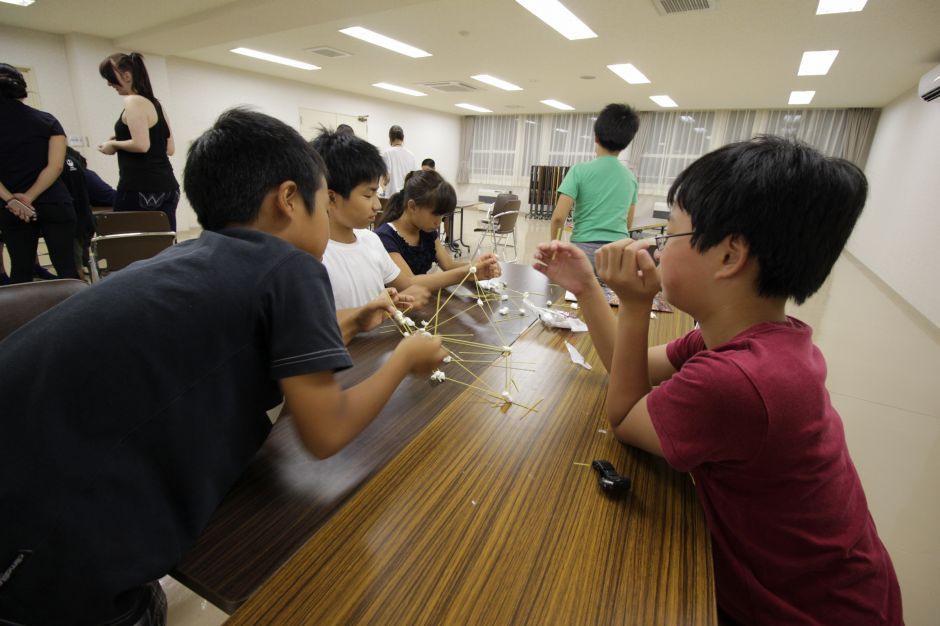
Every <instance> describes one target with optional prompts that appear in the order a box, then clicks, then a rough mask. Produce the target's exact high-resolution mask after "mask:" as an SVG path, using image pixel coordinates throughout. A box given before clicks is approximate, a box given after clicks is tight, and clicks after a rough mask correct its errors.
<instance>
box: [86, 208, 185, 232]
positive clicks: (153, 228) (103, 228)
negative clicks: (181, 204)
mask: <svg viewBox="0 0 940 626" xmlns="http://www.w3.org/2000/svg"><path fill="white" fill-rule="evenodd" d="M169 231H170V220H169V218H168V217H167V216H166V213H164V212H163V211H114V212H111V213H98V214H96V215H95V234H96V235H117V234H120V233H165V232H169Z"/></svg>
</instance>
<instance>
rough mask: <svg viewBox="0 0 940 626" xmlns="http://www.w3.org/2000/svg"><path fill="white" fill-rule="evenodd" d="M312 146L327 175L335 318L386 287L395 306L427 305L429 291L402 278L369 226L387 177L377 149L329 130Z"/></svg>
mask: <svg viewBox="0 0 940 626" xmlns="http://www.w3.org/2000/svg"><path fill="white" fill-rule="evenodd" d="M311 145H312V146H313V149H314V150H316V151H317V152H319V153H320V156H321V157H323V160H324V161H325V162H326V164H327V169H328V172H329V173H328V175H327V188H328V190H329V197H330V207H329V215H330V241H329V243H328V244H327V246H326V252H324V254H323V264H324V265H325V266H326V269H327V271H328V272H329V275H330V283H331V284H332V286H333V297H334V299H335V301H336V308H337V309H338V313H337V316H338V317H339V318H340V320H341V321H342V318H343V317H344V316H346V315H351V314H354V313H353V310H355V309H357V308H358V307H362V306H364V305H366V304H367V303H369V302H370V301H372V300H374V299H375V298H377V297H380V296H382V294H383V292H384V291H385V290H386V289H387V288H391V290H389V291H390V295H392V296H393V297H396V295H397V292H400V294H401V296H403V297H401V296H399V297H398V298H397V299H398V301H399V302H402V301H404V302H408V303H409V304H411V305H412V306H413V307H415V308H421V307H422V306H424V305H425V304H427V302H428V299H429V298H430V296H431V293H430V291H428V289H427V288H426V287H424V286H422V285H421V279H420V278H416V277H412V278H406V277H404V276H401V275H400V274H401V271H400V270H399V269H398V266H397V265H395V262H394V261H392V259H391V257H389V256H388V252H386V251H385V247H384V246H383V245H382V242H381V240H380V239H379V238H378V236H377V235H376V234H375V233H373V232H372V231H371V230H369V228H368V227H369V224H371V223H373V222H375V216H376V215H377V214H378V212H379V208H380V206H381V205H380V203H379V196H378V190H379V179H380V178H381V177H382V176H384V175H385V173H386V169H385V162H384V161H383V160H382V155H381V154H379V151H378V149H376V147H375V146H373V145H372V144H370V143H369V142H368V141H366V140H364V139H362V138H360V137H356V136H355V135H348V134H344V133H335V132H329V131H323V132H321V133H320V135H319V136H318V137H317V138H316V139H314V140H313V141H312V142H311ZM344 309H345V310H344Z"/></svg>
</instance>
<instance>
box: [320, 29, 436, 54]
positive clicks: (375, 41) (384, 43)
mask: <svg viewBox="0 0 940 626" xmlns="http://www.w3.org/2000/svg"><path fill="white" fill-rule="evenodd" d="M339 32H341V33H343V34H344V35H349V36H350V37H355V38H356V39H360V40H362V41H365V42H367V43H371V44H372V45H374V46H379V47H381V48H385V49H386V50H391V51H392V52H397V53H398V54H404V55H405V56H409V57H411V58H413V59H420V58H422V57H429V56H431V53H430V52H427V51H425V50H422V49H421V48H415V47H414V46H411V45H409V44H406V43H404V42H402V41H398V40H397V39H392V38H391V37H386V36H385V35H382V34H380V33H377V32H375V31H371V30H369V29H368V28H363V27H362V26H352V27H350V28H341V29H340V30H339Z"/></svg>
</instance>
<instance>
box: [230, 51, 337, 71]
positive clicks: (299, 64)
mask: <svg viewBox="0 0 940 626" xmlns="http://www.w3.org/2000/svg"><path fill="white" fill-rule="evenodd" d="M229 52H234V53H235V54H241V55H244V56H246V57H251V58H253V59H261V60H262V61H270V62H271V63H280V64H281V65H289V66H291V67H296V68H297V69H301V70H318V69H320V68H319V66H317V65H311V64H310V63H304V62H303V61H295V60H294V59H288V58H287V57H279V56H277V55H276V54H268V53H267V52H260V51H258V50H252V49H251V48H232V49H231V50H229Z"/></svg>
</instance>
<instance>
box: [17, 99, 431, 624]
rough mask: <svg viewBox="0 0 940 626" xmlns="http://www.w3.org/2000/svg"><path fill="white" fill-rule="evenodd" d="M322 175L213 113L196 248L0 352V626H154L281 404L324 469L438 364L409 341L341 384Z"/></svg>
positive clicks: (277, 130)
mask: <svg viewBox="0 0 940 626" xmlns="http://www.w3.org/2000/svg"><path fill="white" fill-rule="evenodd" d="M324 174H325V169H324V165H323V162H322V160H321V159H320V158H319V156H317V154H316V153H315V152H314V151H313V150H312V149H311V148H310V147H309V146H308V145H307V143H306V142H305V141H304V140H303V139H302V138H301V137H300V135H299V134H298V133H297V132H296V131H294V130H293V129H291V128H290V127H288V126H287V125H285V124H283V123H282V122H279V121H277V120H275V119H273V118H270V117H268V116H265V115H262V114H260V113H254V112H249V111H245V110H240V109H234V110H232V111H228V112H226V113H224V114H223V115H222V116H221V117H220V118H219V119H218V121H217V122H216V124H215V125H214V126H213V127H212V128H211V129H209V130H208V131H206V132H205V133H203V135H202V136H201V137H200V138H199V139H197V140H196V142H195V143H194V144H193V145H192V147H191V148H190V150H189V156H188V159H187V162H186V170H185V187H186V195H187V196H188V197H189V200H190V203H191V204H192V206H193V208H194V209H195V211H196V214H197V216H198V218H199V222H200V223H201V224H202V226H203V228H204V229H205V230H204V232H203V234H202V236H201V237H200V238H199V239H196V240H193V241H187V242H184V243H182V244H180V245H177V246H173V247H172V248H170V249H168V250H166V251H164V252H163V253H162V254H160V255H158V256H156V257H154V258H152V259H149V260H146V261H143V262H139V263H136V264H134V265H132V266H131V267H129V268H127V269H125V270H122V271H121V272H117V273H115V274H113V275H112V276H109V277H108V278H107V279H105V280H104V281H101V282H100V283H97V284H96V285H94V286H93V287H91V288H89V289H86V290H83V291H82V292H81V293H79V294H77V295H75V296H73V297H71V298H69V299H68V300H66V301H64V302H63V303H62V304H60V305H58V306H57V307H54V308H53V309H50V310H49V311H47V312H46V313H44V314H42V315H40V316H39V317H37V318H36V319H34V320H33V321H32V322H30V323H28V324H27V325H25V326H23V327H22V328H20V329H19V330H18V331H16V332H14V333H13V334H11V335H10V336H9V337H8V338H7V339H5V340H4V341H3V342H2V344H0V371H2V372H3V376H2V377H0V406H2V407H3V419H2V420H0V502H2V511H3V513H2V515H0V622H2V623H6V621H12V622H14V623H29V624H63V623H69V624H100V623H109V624H133V623H135V622H137V621H138V620H140V619H142V618H143V619H148V618H147V617H146V616H151V617H150V618H149V619H151V620H153V621H151V622H148V623H161V622H162V620H165V599H164V598H163V596H162V592H160V591H159V586H158V585H156V584H155V583H153V582H152V581H155V580H156V579H158V578H159V577H161V576H163V575H165V574H166V573H167V572H168V571H169V570H170V569H171V568H172V567H173V565H174V563H176V561H177V560H178V559H179V558H180V556H181V555H182V554H183V553H185V552H186V550H187V549H188V548H189V547H190V546H191V545H192V544H193V542H194V541H195V540H196V538H197V537H198V535H199V533H200V531H201V530H202V528H203V527H204V526H205V524H206V522H207V520H208V519H209V516H210V515H211V514H212V512H213V511H214V509H215V508H216V506H217V505H218V503H219V502H220V500H221V499H222V497H223V496H224V495H225V493H226V492H227V491H228V489H229V488H230V487H231V485H232V483H233V482H234V481H235V480H236V479H237V478H238V476H239V475H240V474H241V473H242V471H243V470H244V468H245V467H246V466H247V464H248V463H249V462H250V460H251V458H252V457H253V455H254V453H255V452H256V451H257V449H258V448H259V447H260V446H261V444H262V442H263V441H264V439H265V438H266V437H267V434H268V432H269V431H270V429H271V422H270V419H269V415H273V414H274V412H276V411H277V410H279V404H280V403H281V400H282V399H283V400H285V401H286V407H287V408H288V409H289V410H290V412H291V413H292V415H293V418H294V423H295V424H296V427H297V431H298V435H299V436H300V438H301V440H302V441H303V443H304V445H305V446H306V447H307V448H308V449H309V450H310V451H311V452H312V453H313V454H314V455H316V456H318V457H325V456H329V455H331V454H333V453H335V452H337V451H338V450H339V449H340V448H342V447H343V446H344V445H346V444H347V443H348V442H349V441H350V440H352V439H353V438H354V437H355V436H356V435H357V434H358V433H359V432H360V431H361V430H362V429H363V428H364V427H365V426H366V425H367V424H369V422H370V421H371V420H372V419H373V418H374V417H375V415H376V414H377V412H378V411H379V410H380V409H381V407H382V406H383V405H384V404H385V402H386V401H387V400H388V398H389V396H390V395H391V394H392V392H393V391H394V389H395V388H396V386H397V385H398V384H399V382H401V380H402V379H403V378H404V377H405V376H406V375H407V374H408V373H409V371H410V372H414V373H416V374H424V373H425V372H429V371H431V370H432V369H433V368H434V367H435V366H437V364H439V363H440V362H441V361H442V359H443V357H444V356H445V352H444V351H443V349H442V348H441V345H440V341H439V340H438V339H436V338H429V337H421V336H413V337H410V338H407V339H405V340H403V341H402V342H401V343H400V344H399V345H398V347H397V348H396V349H395V351H394V352H393V353H392V354H391V356H390V358H389V359H388V360H387V362H386V363H385V364H384V365H383V366H382V367H381V368H380V369H379V370H378V371H377V372H376V373H375V374H374V375H372V376H371V377H369V378H368V379H366V380H365V381H363V382H362V383H360V384H359V385H356V386H355V387H352V388H350V389H348V390H346V391H344V390H342V389H341V388H340V387H339V386H338V384H337V383H336V381H335V380H334V377H333V372H334V371H335V370H337V369H342V368H346V367H349V366H350V365H351V363H350V359H349V355H348V353H347V352H346V349H345V348H344V346H343V343H342V340H341V334H340V329H339V327H338V326H337V323H336V317H335V314H334V306H333V297H332V291H331V288H330V283H329V279H328V277H327V273H326V270H325V269H324V267H323V265H321V263H320V260H319V259H320V257H321V255H322V254H323V250H324V248H325V246H326V242H327V240H328V238H329V231H328V227H327V223H328V221H327V216H326V212H325V207H326V204H327V196H326V185H325V180H324ZM382 306H383V305H382V304H377V305H376V307H375V311H376V312H377V313H378V314H379V315H378V316H380V315H381V309H382ZM378 316H377V317H378ZM363 319H365V318H363ZM362 323H363V324H365V325H368V324H369V323H370V322H368V321H365V322H362ZM76 370H81V371H86V372H93V373H94V375H95V376H100V377H102V378H103V379H104V380H106V381H108V382H109V384H107V385H103V386H93V387H92V388H89V387H88V386H87V383H88V381H78V380H77V379H76V377H75V375H74V372H75V371H76ZM79 383H80V384H79ZM102 388H105V389H107V391H106V392H105V393H103V392H101V391H98V389H102ZM161 602H162V604H163V609H162V610H163V611H164V615H163V616H162V617H161V615H160V611H161V609H160V604H161ZM154 612H156V613H157V616H156V618H155V620H154V618H153V616H152V613H154Z"/></svg>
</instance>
